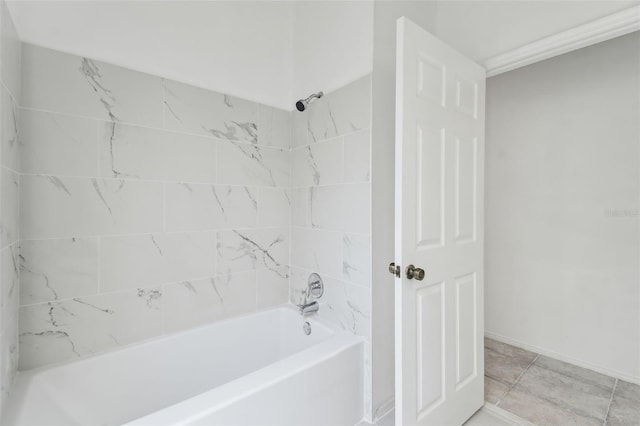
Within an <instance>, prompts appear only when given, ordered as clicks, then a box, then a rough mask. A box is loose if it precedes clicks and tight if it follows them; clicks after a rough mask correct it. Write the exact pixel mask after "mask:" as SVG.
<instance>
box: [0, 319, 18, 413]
mask: <svg viewBox="0 0 640 426" xmlns="http://www.w3.org/2000/svg"><path fill="white" fill-rule="evenodd" d="M0 350H1V352H0V369H1V371H2V382H1V383H0V388H1V392H2V396H1V399H2V404H3V409H6V403H7V402H8V400H9V397H10V396H11V393H12V390H13V389H12V388H13V385H14V384H15V381H16V378H17V372H18V327H17V326H16V327H12V328H10V329H6V330H4V331H3V332H2V333H0Z"/></svg>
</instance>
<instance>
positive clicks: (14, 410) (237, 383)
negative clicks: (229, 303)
mask: <svg viewBox="0 0 640 426" xmlns="http://www.w3.org/2000/svg"><path fill="white" fill-rule="evenodd" d="M306 320H307V321H309V322H310V323H311V326H312V332H311V334H310V335H309V336H307V335H305V334H304V333H303V331H302V324H303V320H302V318H301V316H300V315H299V314H298V312H297V311H295V310H294V309H293V308H292V307H288V306H283V307H279V308H276V309H272V310H269V311H263V312H259V313H255V314H251V315H246V316H243V317H239V318H234V319H231V320H227V321H222V322H219V323H215V324H211V325H207V326H203V327H200V328H197V329H193V330H189V331H185V332H182V333H178V334H175V335H170V336H165V337H161V338H158V339H154V340H151V341H148V342H144V343H140V344H136V345H131V346H128V347H125V348H123V349H119V350H117V351H114V352H109V353H106V354H102V355H99V356H95V357H92V358H87V359H84V360H80V361H74V362H69V363H65V364H62V365H58V366H54V367H49V368H42V369H38V370H31V371H27V372H23V373H20V374H19V377H18V382H17V384H16V387H15V392H14V395H13V397H12V400H11V403H10V406H9V409H8V412H7V416H6V417H5V419H6V423H7V424H16V425H36V424H37V425H80V424H81V425H94V424H101V425H120V424H128V425H175V424H207V425H319V426H320V425H345V426H347V425H348V426H352V425H354V424H356V423H357V422H358V421H359V420H360V418H361V417H362V410H363V407H362V404H363V402H362V392H363V370H362V369H363V365H362V364H363V362H362V359H363V353H362V351H363V344H362V341H361V340H360V339H359V338H356V337H354V336H352V335H349V334H347V333H344V332H334V331H333V330H332V329H330V328H329V327H327V326H325V325H324V324H322V323H320V322H319V321H317V320H314V319H308V318H307V319H306Z"/></svg>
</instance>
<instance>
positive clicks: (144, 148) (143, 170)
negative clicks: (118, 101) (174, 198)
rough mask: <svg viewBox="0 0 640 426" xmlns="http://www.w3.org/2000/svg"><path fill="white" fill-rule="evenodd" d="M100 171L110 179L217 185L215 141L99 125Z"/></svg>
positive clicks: (115, 125) (123, 125) (125, 126)
mask: <svg viewBox="0 0 640 426" xmlns="http://www.w3.org/2000/svg"><path fill="white" fill-rule="evenodd" d="M100 171H101V174H102V176H104V177H111V178H139V179H152V180H171V181H181V182H211V183H214V182H215V181H216V141H215V140H214V139H211V138H205V137H200V136H194V135H186V134H184V133H175V132H168V131H164V130H157V129H150V128H147V127H139V126H132V125H128V124H121V123H113V122H103V123H101V125H100Z"/></svg>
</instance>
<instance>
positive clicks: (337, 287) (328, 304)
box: [291, 267, 371, 339]
mask: <svg viewBox="0 0 640 426" xmlns="http://www.w3.org/2000/svg"><path fill="white" fill-rule="evenodd" d="M309 273H310V271H309V270H307V269H299V268H295V267H294V268H292V269H291V302H292V303H294V304H299V303H300V302H301V300H302V295H301V294H302V291H304V289H305V288H306V285H307V278H308V276H309ZM320 276H321V277H322V280H323V282H324V294H323V296H322V297H321V298H320V299H318V302H319V303H320V309H319V311H318V315H319V316H320V318H323V319H324V320H326V321H328V322H330V323H331V324H333V325H335V326H336V327H338V328H340V329H342V330H345V331H349V332H351V333H353V334H355V335H358V336H363V337H365V338H367V339H368V338H369V337H370V331H371V324H370V322H371V294H370V289H368V288H364V287H360V286H356V285H351V284H348V283H345V282H343V281H341V280H337V279H335V278H332V277H330V276H327V275H323V274H322V273H320Z"/></svg>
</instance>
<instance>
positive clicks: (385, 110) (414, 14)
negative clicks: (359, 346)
mask: <svg viewBox="0 0 640 426" xmlns="http://www.w3.org/2000/svg"><path fill="white" fill-rule="evenodd" d="M374 12H375V13H374V18H375V19H374V55H373V85H372V97H373V103H372V108H373V112H372V117H373V118H372V123H373V126H372V135H373V137H372V172H373V173H372V186H373V189H372V200H371V201H372V213H373V214H372V222H373V229H375V232H374V233H373V251H372V255H373V257H372V259H373V272H372V276H373V284H372V285H373V287H372V288H373V294H372V298H373V303H372V310H373V320H372V321H373V322H372V330H373V334H372V342H373V365H374V366H375V368H374V369H373V415H374V418H379V417H381V416H383V415H384V414H386V413H387V412H388V410H390V409H392V408H393V402H394V395H395V389H394V385H395V383H394V378H395V365H394V350H395V347H394V278H393V276H392V275H391V274H389V272H388V270H387V267H388V265H389V263H390V262H393V261H394V227H395V223H394V209H395V200H394V197H395V195H394V194H395V187H394V182H395V105H396V95H395V93H396V79H395V75H396V20H397V19H398V18H400V17H401V16H406V17H408V18H409V19H411V20H413V21H414V22H415V23H417V24H418V25H420V26H422V27H423V28H425V29H427V30H429V31H432V30H433V28H434V25H435V17H436V15H435V12H436V5H435V2H415V1H393V2H390V1H383V2H376V3H375V11H374Z"/></svg>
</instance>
